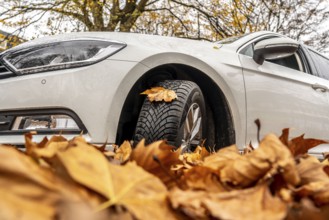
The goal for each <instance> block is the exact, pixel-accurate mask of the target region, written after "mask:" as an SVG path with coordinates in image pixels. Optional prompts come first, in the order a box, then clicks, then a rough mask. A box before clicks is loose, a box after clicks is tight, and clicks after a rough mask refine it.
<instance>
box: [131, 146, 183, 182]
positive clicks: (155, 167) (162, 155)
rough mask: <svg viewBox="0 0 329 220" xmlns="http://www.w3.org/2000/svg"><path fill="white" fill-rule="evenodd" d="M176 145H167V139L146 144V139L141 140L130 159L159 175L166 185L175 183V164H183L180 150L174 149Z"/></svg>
mask: <svg viewBox="0 0 329 220" xmlns="http://www.w3.org/2000/svg"><path fill="white" fill-rule="evenodd" d="M174 149H175V147H173V146H170V145H167V144H166V142H165V141H157V142H154V143H152V144H150V145H147V146H145V140H142V141H140V142H139V143H138V144H137V146H136V148H135V149H134V150H133V151H132V153H131V157H130V160H131V161H135V162H136V163H137V164H138V165H139V166H141V167H142V168H144V169H145V170H146V171H148V172H150V173H152V174H154V175H156V176H157V177H159V178H160V179H161V180H162V181H163V182H164V183H165V185H166V186H168V187H171V186H172V185H175V184H176V182H175V180H176V179H175V178H176V177H175V176H173V175H174V172H172V170H171V166H172V165H173V164H181V161H180V160H179V155H180V152H179V151H173V150H174Z"/></svg>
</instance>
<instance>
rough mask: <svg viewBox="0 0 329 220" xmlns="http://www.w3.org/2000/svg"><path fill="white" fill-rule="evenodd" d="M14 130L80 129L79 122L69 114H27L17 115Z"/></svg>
mask: <svg viewBox="0 0 329 220" xmlns="http://www.w3.org/2000/svg"><path fill="white" fill-rule="evenodd" d="M11 130H12V131H22V130H43V131H44V130H48V131H49V130H50V131H51V130H58V131H66V130H70V131H72V130H74V131H76V130H80V129H79V126H78V125H77V123H76V122H75V121H74V120H73V119H72V118H71V117H70V116H68V115H27V116H17V117H16V119H15V121H14V124H13V126H12V129H11Z"/></svg>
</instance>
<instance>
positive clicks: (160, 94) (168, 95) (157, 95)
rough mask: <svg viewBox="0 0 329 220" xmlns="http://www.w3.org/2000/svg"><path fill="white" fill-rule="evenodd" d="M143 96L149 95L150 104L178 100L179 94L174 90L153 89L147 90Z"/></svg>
mask: <svg viewBox="0 0 329 220" xmlns="http://www.w3.org/2000/svg"><path fill="white" fill-rule="evenodd" d="M141 95H147V98H148V99H149V101H150V102H153V101H155V102H161V101H165V102H172V101H173V100H174V99H177V94H176V93H175V91H173V90H169V89H165V88H163V87H153V88H151V89H148V90H145V91H144V92H142V93H141Z"/></svg>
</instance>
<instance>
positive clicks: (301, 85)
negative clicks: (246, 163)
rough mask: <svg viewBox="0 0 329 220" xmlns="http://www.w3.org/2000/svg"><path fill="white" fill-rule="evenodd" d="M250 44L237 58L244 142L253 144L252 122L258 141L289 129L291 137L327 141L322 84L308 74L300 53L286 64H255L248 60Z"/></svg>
mask: <svg viewBox="0 0 329 220" xmlns="http://www.w3.org/2000/svg"><path fill="white" fill-rule="evenodd" d="M259 40H260V39H258V41H259ZM253 43H254V42H250V43H249V45H247V46H246V47H245V48H244V50H240V54H239V58H240V61H241V65H242V67H243V75H244V81H245V89H246V103H247V108H246V109H247V122H246V124H247V128H246V130H247V135H246V137H247V139H246V142H249V141H250V140H253V141H255V140H257V128H256V125H255V123H254V121H255V119H259V120H260V122H261V130H260V134H261V138H262V137H263V136H264V135H265V134H268V133H271V132H272V133H273V132H274V133H276V134H277V135H280V134H281V130H282V129H283V128H291V136H297V135H301V134H303V133H305V134H306V135H305V136H306V137H312V138H321V139H325V140H328V139H329V138H328V133H329V117H328V115H329V114H328V109H329V97H328V90H327V89H326V87H325V85H326V83H327V82H326V80H324V79H322V78H319V77H316V76H313V75H312V74H310V69H309V67H308V63H307V61H306V59H305V56H304V54H303V51H302V50H301V49H299V50H298V51H297V52H296V53H294V55H292V56H291V57H290V58H289V59H290V61H288V62H287V63H288V64H287V63H286V64H285V63H284V62H283V61H282V59H281V60H280V59H278V60H274V61H266V60H265V62H264V63H263V64H262V65H260V64H257V63H256V62H255V61H254V60H253V58H252V53H253ZM254 144H255V143H254Z"/></svg>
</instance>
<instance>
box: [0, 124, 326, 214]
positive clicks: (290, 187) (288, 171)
mask: <svg viewBox="0 0 329 220" xmlns="http://www.w3.org/2000/svg"><path fill="white" fill-rule="evenodd" d="M288 136H289V130H288V129H284V130H283V132H282V135H281V136H280V137H277V136H275V135H273V134H269V135H267V136H266V137H265V138H264V139H263V140H261V142H260V143H259V147H258V148H257V149H253V148H252V147H249V150H247V151H245V152H244V153H242V154H241V153H240V152H239V150H238V148H237V147H236V146H234V145H233V146H229V147H227V148H223V149H221V150H219V151H218V152H211V153H209V152H208V151H207V150H206V148H204V147H197V148H196V149H195V151H194V152H192V153H184V154H181V152H180V149H175V148H174V147H172V146H169V145H167V144H166V142H165V141H158V142H154V143H152V144H150V145H148V146H145V142H144V141H141V142H140V143H139V144H138V145H137V146H136V147H135V148H134V149H133V148H132V147H131V145H130V143H129V142H124V143H123V144H122V146H121V147H119V148H115V149H114V151H106V150H104V148H102V147H97V146H93V145H91V144H89V143H87V142H86V141H85V140H84V139H83V138H82V137H76V138H74V139H72V140H66V139H65V138H63V137H61V136H54V137H52V138H51V139H50V140H48V139H47V138H45V139H44V140H43V141H42V142H41V143H35V142H33V140H32V139H33V136H32V135H31V134H27V135H26V137H25V139H26V152H21V151H19V150H17V149H16V148H14V147H10V146H1V147H0V156H1V158H2V159H1V161H0V172H1V175H0V185H1V187H0V191H1V200H0V207H1V210H2V211H1V212H0V219H35V220H38V219H40V220H41V219H42V220H44V219H82V220H84V219H86V220H87V219H88V220H89V219H101V220H102V219H328V218H329V177H328V175H329V161H328V157H327V158H326V159H325V160H324V161H322V162H320V161H319V160H318V159H316V158H314V157H312V156H309V155H307V154H306V153H307V151H308V150H309V149H310V148H312V147H314V146H316V145H319V144H322V143H324V142H323V141H321V140H315V139H305V138H304V137H303V136H300V137H297V138H293V139H291V140H289V138H288Z"/></svg>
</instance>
